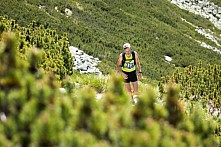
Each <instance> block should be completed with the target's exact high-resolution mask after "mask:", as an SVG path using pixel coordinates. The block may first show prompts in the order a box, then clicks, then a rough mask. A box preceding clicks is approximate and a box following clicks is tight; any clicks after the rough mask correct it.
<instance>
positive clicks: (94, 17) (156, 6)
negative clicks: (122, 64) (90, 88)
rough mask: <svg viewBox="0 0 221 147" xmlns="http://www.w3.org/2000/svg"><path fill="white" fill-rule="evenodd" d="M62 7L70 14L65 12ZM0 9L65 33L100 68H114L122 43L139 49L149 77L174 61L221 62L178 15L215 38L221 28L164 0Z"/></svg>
mask: <svg viewBox="0 0 221 147" xmlns="http://www.w3.org/2000/svg"><path fill="white" fill-rule="evenodd" d="M217 4H219V2H218V1H217ZM55 7H56V9H55ZM65 8H68V9H69V10H71V11H72V15H70V16H67V15H66V14H65ZM0 9H1V11H0V15H8V16H9V17H10V18H12V19H15V20H16V22H17V23H18V24H20V25H22V26H27V25H28V24H30V23H31V22H32V21H33V20H35V21H36V23H37V24H42V25H44V26H45V27H46V28H53V29H55V30H56V31H57V32H58V33H59V34H63V33H64V32H67V33H68V38H69V40H70V44H71V45H74V46H76V47H78V48H79V49H82V50H84V51H85V52H87V53H88V54H90V55H93V56H95V57H98V58H100V59H101V60H102V62H101V64H100V65H99V66H100V70H101V71H102V72H103V73H110V71H111V70H113V69H115V64H116V61H117V58H118V56H119V54H120V52H121V51H122V45H123V43H125V42H129V43H131V45H132V48H133V49H134V50H136V51H137V52H138V53H139V56H140V60H141V65H142V69H143V71H144V75H145V76H146V77H148V78H150V79H157V80H159V79H160V77H161V76H165V75H168V74H171V73H172V71H173V70H174V66H173V64H175V66H176V67H186V66H188V65H196V64H197V63H198V62H199V61H200V60H201V61H202V62H203V63H205V64H207V63H210V64H220V63H221V60H220V54H217V53H216V52H213V51H211V50H208V49H206V48H203V47H201V46H200V44H198V43H197V42H195V41H194V40H193V39H196V40H200V41H203V42H206V43H207V44H209V45H211V46H214V47H217V48H218V46H217V45H216V44H215V43H214V42H212V41H211V40H209V39H206V38H205V37H204V36H203V35H201V34H198V33H197V32H196V31H195V28H194V27H192V26H191V25H189V24H188V23H186V22H184V21H182V20H181V18H184V19H186V20H187V21H189V22H191V23H192V24H194V25H196V26H199V27H202V28H205V29H210V30H212V31H213V32H214V35H215V36H217V37H219V34H220V32H221V31H220V30H217V29H216V28H214V26H213V25H212V24H211V23H210V22H209V21H208V20H206V19H204V18H201V17H199V16H196V15H194V14H191V13H189V12H187V11H184V10H180V9H179V8H178V7H176V6H175V5H172V4H171V3H170V2H169V1H167V0H160V1H154V0H146V1H140V0H125V1H118V0H96V1H94V0H66V1H60V0H48V1H45V0H35V1H34V0H19V1H17V0H7V1H3V2H1V4H0ZM189 37H192V38H193V39H190V38H189ZM165 55H167V56H170V57H172V59H173V60H172V62H171V64H168V63H167V62H165V59H164V56H165Z"/></svg>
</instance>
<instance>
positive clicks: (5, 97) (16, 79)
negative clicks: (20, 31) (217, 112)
mask: <svg viewBox="0 0 221 147" xmlns="http://www.w3.org/2000/svg"><path fill="white" fill-rule="evenodd" d="M17 48H18V38H16V35H15V34H13V33H3V34H1V38H0V61H1V62H0V146H24V147H25V146H102V147H105V146H151V147H153V146H165V147H167V146H207V147H208V146H218V145H220V136H219V135H217V134H218V133H217V132H218V131H219V130H218V123H217V122H216V121H214V120H213V119H212V118H211V117H209V116H208V115H207V113H206V112H205V111H204V110H203V109H202V107H201V106H200V105H187V106H184V105H183V103H181V102H179V101H178V99H179V88H178V87H177V85H176V84H175V83H170V84H169V85H168V89H167V90H166V91H167V93H166V94H165V95H164V96H163V98H162V99H164V102H159V100H158V96H157V93H156V91H155V90H154V88H151V87H147V88H146V89H145V90H144V91H143V92H142V93H141V94H140V96H139V100H138V103H137V104H136V105H134V106H133V105H132V104H131V102H130V99H129V98H128V97H129V96H128V94H127V93H126V92H125V89H124V86H123V82H122V79H121V78H120V76H119V75H117V74H113V75H112V76H111V80H110V81H109V82H108V86H107V87H108V88H107V90H106V91H105V93H104V95H103V98H102V99H101V100H96V98H95V96H96V92H95V90H94V89H92V88H90V87H88V86H86V87H83V88H81V90H75V88H74V87H73V88H70V89H72V90H70V92H68V91H66V92H61V91H59V87H60V82H58V81H57V79H56V78H55V76H54V74H53V73H51V72H48V73H47V74H45V72H44V71H43V70H42V69H41V68H36V67H37V62H38V59H39V54H40V53H41V51H39V50H36V49H35V48H30V49H29V54H28V56H27V59H26V60H24V59H23V58H21V57H20V56H19V52H18V50H17ZM39 52H40V53H39ZM66 83H68V82H66Z"/></svg>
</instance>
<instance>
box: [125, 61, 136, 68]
mask: <svg viewBox="0 0 221 147" xmlns="http://www.w3.org/2000/svg"><path fill="white" fill-rule="evenodd" d="M133 67H134V63H131V62H126V68H127V69H132V68H133Z"/></svg>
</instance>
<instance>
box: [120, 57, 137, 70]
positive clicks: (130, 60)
mask: <svg viewBox="0 0 221 147" xmlns="http://www.w3.org/2000/svg"><path fill="white" fill-rule="evenodd" d="M125 58H126V61H125V63H124V65H123V67H122V70H123V71H125V72H132V71H134V70H135V69H136V68H135V65H134V60H133V56H132V54H130V57H127V55H126V54H125Z"/></svg>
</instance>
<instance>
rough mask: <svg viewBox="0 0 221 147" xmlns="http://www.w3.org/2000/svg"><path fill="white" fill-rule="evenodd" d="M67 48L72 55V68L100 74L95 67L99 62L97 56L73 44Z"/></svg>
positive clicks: (86, 72)
mask: <svg viewBox="0 0 221 147" xmlns="http://www.w3.org/2000/svg"><path fill="white" fill-rule="evenodd" d="M69 50H70V52H71V54H72V56H73V57H74V67H73V69H74V70H78V71H80V73H82V74H83V73H85V74H92V73H94V74H98V75H101V74H102V73H101V71H100V70H99V69H98V68H97V65H98V63H99V62H101V61H100V60H99V59H98V58H94V57H93V56H90V55H88V54H86V53H84V52H83V51H82V50H79V49H78V48H76V47H74V46H70V47H69Z"/></svg>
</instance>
